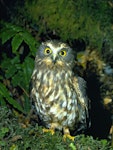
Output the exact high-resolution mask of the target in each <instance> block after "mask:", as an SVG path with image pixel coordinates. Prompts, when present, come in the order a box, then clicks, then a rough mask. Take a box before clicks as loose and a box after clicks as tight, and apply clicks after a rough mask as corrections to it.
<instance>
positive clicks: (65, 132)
mask: <svg viewBox="0 0 113 150" xmlns="http://www.w3.org/2000/svg"><path fill="white" fill-rule="evenodd" d="M63 130H64V136H63V139H64V141H66V138H68V139H70V140H72V141H74V139H75V137H74V136H71V135H70V132H69V129H68V128H66V127H65V128H63Z"/></svg>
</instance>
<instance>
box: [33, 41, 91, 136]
mask: <svg viewBox="0 0 113 150" xmlns="http://www.w3.org/2000/svg"><path fill="white" fill-rule="evenodd" d="M74 64H75V54H74V51H73V50H72V49H71V48H70V47H69V46H68V45H67V44H65V43H62V42H59V41H56V40H49V41H46V42H43V43H42V44H41V45H40V47H39V49H38V52H37V54H36V58H35V68H34V71H33V74H32V81H31V84H32V88H31V99H32V101H33V102H34V105H35V107H36V110H37V114H38V116H39V118H40V119H41V121H42V122H43V123H44V125H45V127H46V128H48V129H51V130H53V131H54V130H55V129H58V130H63V132H64V135H70V131H73V130H76V131H80V130H83V129H85V128H87V119H88V117H89V114H88V98H87V95H86V82H85V81H84V79H82V78H80V77H77V76H75V74H74V72H73V68H74Z"/></svg>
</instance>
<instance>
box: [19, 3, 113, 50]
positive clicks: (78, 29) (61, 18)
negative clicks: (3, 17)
mask: <svg viewBox="0 0 113 150" xmlns="http://www.w3.org/2000/svg"><path fill="white" fill-rule="evenodd" d="M112 6H113V4H112V2H110V1H107V0H103V1H98V0H96V1H94V0H84V1H82V0H76V1H75V0H70V1H65V0H58V1H55V0H49V1H44V0H43V1H42V0H38V1H36V0H32V1H30V0H27V1H25V4H24V7H23V8H22V9H21V8H19V10H20V11H19V10H18V13H19V14H21V12H22V13H23V14H22V15H23V16H24V17H25V19H27V21H29V22H30V23H28V24H29V26H30V27H31V28H32V30H35V31H36V33H37V34H38V36H41V35H42V36H43V37H42V38H44V39H46V38H52V37H54V36H56V37H59V38H60V39H62V40H63V41H69V42H71V41H74V40H76V39H79V40H84V41H85V43H86V45H88V46H91V47H96V48H98V49H99V50H100V49H101V47H102V43H103V41H104V40H108V41H109V42H110V45H112V46H113V44H112V41H113V18H112V16H113V13H112V12H113V7H112ZM24 10H26V11H24ZM21 21H22V20H21Z"/></svg>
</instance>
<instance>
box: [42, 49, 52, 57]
mask: <svg viewBox="0 0 113 150" xmlns="http://www.w3.org/2000/svg"><path fill="white" fill-rule="evenodd" d="M44 53H45V54H46V55H49V54H50V53H52V50H51V49H50V48H48V47H47V48H46V49H45V50H44Z"/></svg>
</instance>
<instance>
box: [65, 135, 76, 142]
mask: <svg viewBox="0 0 113 150" xmlns="http://www.w3.org/2000/svg"><path fill="white" fill-rule="evenodd" d="M67 138H68V139H70V140H72V141H74V139H75V136H71V135H70V134H64V136H63V139H64V141H66V139H67Z"/></svg>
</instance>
